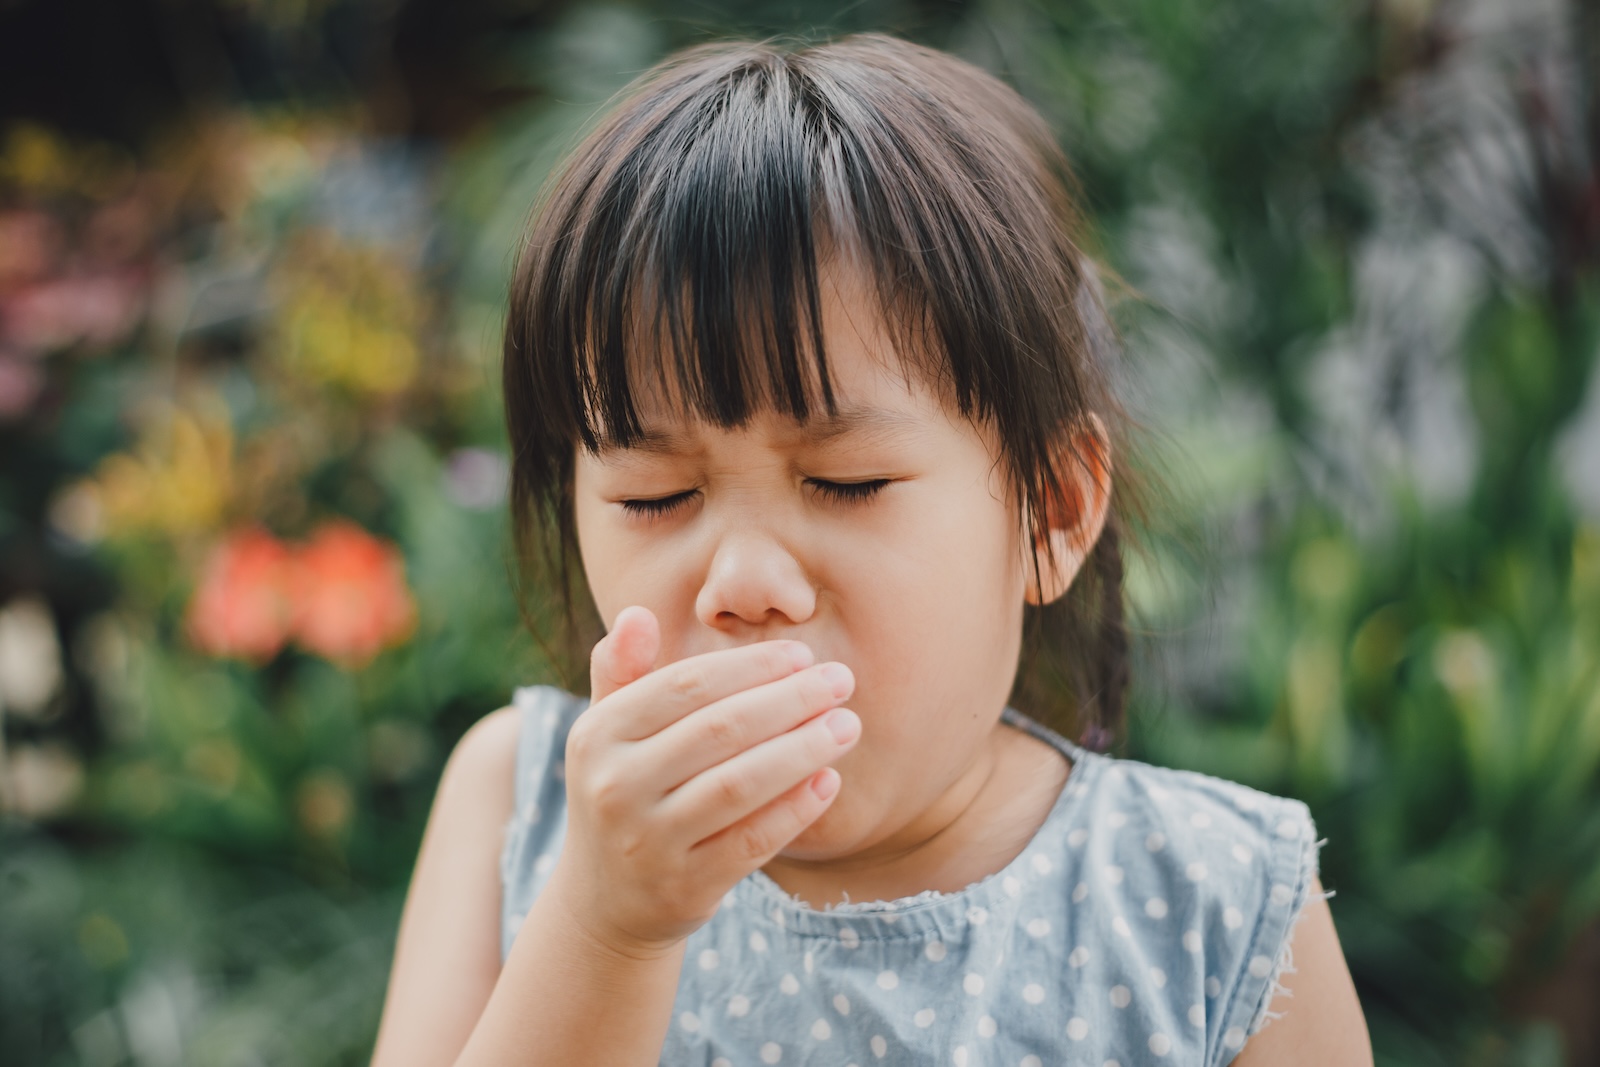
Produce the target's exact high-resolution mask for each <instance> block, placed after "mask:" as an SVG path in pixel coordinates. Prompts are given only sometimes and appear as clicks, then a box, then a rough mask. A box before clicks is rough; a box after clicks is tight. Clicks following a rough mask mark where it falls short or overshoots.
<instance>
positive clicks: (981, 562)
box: [838, 500, 1023, 714]
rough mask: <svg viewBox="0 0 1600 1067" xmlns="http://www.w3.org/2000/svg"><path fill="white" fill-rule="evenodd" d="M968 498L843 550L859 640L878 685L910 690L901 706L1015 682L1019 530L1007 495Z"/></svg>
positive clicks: (978, 693)
mask: <svg viewBox="0 0 1600 1067" xmlns="http://www.w3.org/2000/svg"><path fill="white" fill-rule="evenodd" d="M971 505H972V506H969V507H965V508H962V509H956V510H954V511H946V512H944V513H943V514H940V515H936V516H935V515H927V516H924V518H923V519H922V521H921V522H919V523H918V525H917V527H916V528H915V529H908V530H903V531H901V532H900V536H898V537H895V538H893V539H890V540H888V541H885V542H877V543H874V544H872V545H863V546H859V549H860V550H859V551H856V552H852V553H849V554H847V555H845V556H841V561H843V560H844V559H848V560H849V561H850V565H851V568H852V572H851V573H850V574H848V575H845V574H841V575H839V576H838V577H839V581H840V585H841V587H842V588H843V589H845V590H848V592H847V593H846V598H847V599H846V600H845V602H844V603H843V604H842V605H841V606H842V607H843V608H844V610H845V611H846V614H847V615H851V616H854V617H855V619H856V620H857V622H858V623H859V625H857V626H854V627H852V628H853V629H854V630H855V631H856V634H855V637H854V640H855V641H856V642H857V643H858V651H860V652H862V653H864V654H865V658H866V660H867V661H868V663H869V664H870V667H871V669H872V671H873V673H874V677H873V678H872V681H873V682H874V683H875V688H878V689H879V692H880V693H895V694H901V695H903V697H904V699H901V698H898V697H897V698H896V699H894V700H893V702H892V703H893V705H894V707H896V708H900V709H902V710H904V709H906V708H910V707H915V706H917V705H922V706H926V705H927V703H928V702H929V701H934V702H941V703H942V702H944V701H946V700H949V701H957V702H968V701H972V700H976V699H982V698H984V697H986V696H987V695H988V693H989V692H991V691H992V690H993V689H994V688H995V686H996V685H1001V686H1002V687H1005V688H1009V684H1010V676H1011V674H1012V673H1014V671H1015V666H1016V665H1015V655H1014V649H1015V645H1016V641H1017V635H1018V634H1019V633H1020V627H1021V619H1022V602H1023V584H1022V569H1021V562H1020V561H1021V548H1020V537H1019V536H1018V535H1017V533H1016V529H1017V528H1016V525H1015V523H1014V521H1013V520H1012V518H1011V517H1010V516H1009V514H1008V513H1007V511H1006V509H1005V508H1004V507H1003V506H1002V505H1000V504H998V503H996V502H993V501H990V502H989V506H985V505H984V503H983V501H981V500H978V501H972V502H971ZM866 665H867V664H864V666H866ZM997 679H1000V681H997ZM863 681H864V682H865V681H866V679H863ZM906 713H907V714H909V712H906Z"/></svg>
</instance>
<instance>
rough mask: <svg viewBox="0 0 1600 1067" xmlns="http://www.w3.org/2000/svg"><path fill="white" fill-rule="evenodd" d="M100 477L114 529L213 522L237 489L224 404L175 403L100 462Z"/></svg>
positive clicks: (170, 529)
mask: <svg viewBox="0 0 1600 1067" xmlns="http://www.w3.org/2000/svg"><path fill="white" fill-rule="evenodd" d="M94 484H95V485H96V487H97V489H98V491H99V495H100V504H101V509H102V513H103V515H104V521H105V529H106V532H107V533H108V534H111V535H112V536H115V535H117V534H128V533H141V532H155V533H162V534H167V535H171V536H179V535H183V534H190V533H199V532H204V531H206V530H210V529H214V528H215V527H216V526H217V524H218V523H219V522H220V521H221V519H222V515H223V510H224V508H225V507H226V505H227V502H228V499H229V496H230V493H231V492H232V489H233V428H232V426H231V425H230V423H229V421H228V417H227V413H226V410H225V409H224V408H223V407H222V405H221V404H220V403H218V404H206V405H204V406H203V407H200V408H197V409H194V410H183V409H181V408H171V409H168V410H166V411H164V412H162V413H161V414H160V415H158V416H157V417H155V418H154V419H153V420H152V421H151V423H150V424H149V425H148V426H147V427H146V428H145V431H144V433H142V434H141V435H140V437H139V440H138V441H137V443H136V444H135V445H134V447H133V450H132V451H131V452H119V453H115V454H113V455H111V456H107V457H106V458H105V459H104V460H103V461H101V464H100V469H99V471H98V472H97V474H96V477H95V480H94Z"/></svg>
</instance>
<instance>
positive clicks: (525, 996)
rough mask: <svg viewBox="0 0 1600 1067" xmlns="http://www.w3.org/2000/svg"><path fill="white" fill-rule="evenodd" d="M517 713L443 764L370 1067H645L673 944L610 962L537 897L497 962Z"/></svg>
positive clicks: (555, 905) (498, 719) (674, 965)
mask: <svg viewBox="0 0 1600 1067" xmlns="http://www.w3.org/2000/svg"><path fill="white" fill-rule="evenodd" d="M516 750H517V712H516V709H515V708H502V709H501V710H499V711H497V712H494V713H493V714H491V715H488V716H486V717H484V719H483V720H482V721H480V722H479V723H477V724H476V725H475V726H473V727H472V729H470V730H468V731H467V733H466V735H465V736H464V737H463V738H462V739H461V742H460V744H459V745H457V746H456V749H455V751H454V752H453V753H452V754H451V756H450V759H449V761H448V763H447V764H446V766H445V770H444V775H443V777H442V779H441V781H440V785H439V791H438V794H437V795H436V796H435V798H434V804H433V811H432V813H431V814H430V816H429V818H428V828H427V831H426V832H425V833H424V835H423V839H422V848H421V851H420V853H419V856H418V859H417V868H416V872H415V873H414V875H413V877H412V882H411V890H410V892H409V894H408V895H407V897H406V905H405V911H404V913H403V915H402V916H401V920H400V933H399V938H398V941H397V944H396V946H395V959H394V966H393V969H392V970H391V971H390V975H389V989H388V994H387V997H386V999H385V1001H384V1008H383V1020H382V1023H381V1024H380V1026H379V1029H378V1039H377V1046H376V1048H375V1050H374V1052H373V1058H372V1067H443V1065H446V1064H454V1065H457V1067H471V1065H477V1064H494V1065H496V1067H500V1065H506V1064H529V1065H532V1064H543V1063H550V1064H583V1063H605V1064H619V1065H624V1064H640V1065H654V1064H655V1063H656V1062H657V1060H658V1058H659V1056H660V1053H661V1043H662V1040H663V1039H664V1037H665V1035H666V1031H667V1026H668V1023H669V1016H670V1014H671V1011H672V1001H673V996H674V994H675V992H676V990H677V983H678V971H679V968H680V966H681V964H682V958H683V947H682V944H681V943H679V945H678V946H677V947H676V951H669V952H665V953H662V954H659V955H654V956H651V955H648V954H642V955H641V956H640V958H632V957H627V956H622V955H619V954H618V953H616V952H614V951H612V950H609V949H608V948H606V946H604V945H602V944H599V943H597V942H596V941H594V940H593V939H591V938H589V937H588V936H587V935H586V934H585V933H584V931H583V929H582V927H581V926H580V925H578V924H577V923H576V922H574V921H573V920H572V918H571V917H569V916H567V915H565V914H562V910H561V908H560V903H559V901H560V898H559V895H558V894H555V893H541V894H540V896H539V898H538V899H537V900H536V901H535V902H534V907H533V908H532V910H530V911H529V913H528V916H527V918H526V919H525V920H524V922H523V926H522V929H521V931H520V932H519V933H518V935H517V939H516V942H515V944H514V946H513V948H512V951H511V954H510V956H509V957H508V958H507V959H506V963H505V968H504V970H502V969H501V966H500V881H499V855H500V847H501V844H502V840H501V830H502V827H503V826H504V825H505V823H506V821H507V820H508V819H509V818H510V817H511V809H512V803H513V800H512V797H513V792H514V790H513V784H512V775H513V773H514V770H515V760H516Z"/></svg>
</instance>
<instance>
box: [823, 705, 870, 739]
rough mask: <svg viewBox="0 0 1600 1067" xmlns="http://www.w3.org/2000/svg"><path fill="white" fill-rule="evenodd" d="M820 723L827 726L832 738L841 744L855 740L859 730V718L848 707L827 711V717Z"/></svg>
mask: <svg viewBox="0 0 1600 1067" xmlns="http://www.w3.org/2000/svg"><path fill="white" fill-rule="evenodd" d="M822 725H824V726H826V727H827V728H828V732H829V733H830V734H832V735H833V739H834V740H835V741H837V742H839V743H840V744H841V745H842V744H844V743H845V742H846V741H853V740H855V737H856V735H857V734H859V733H860V732H861V720H860V719H858V718H856V713H855V712H853V711H851V710H850V709H848V708H834V709H833V710H832V711H830V712H828V717H827V718H826V719H823V720H822Z"/></svg>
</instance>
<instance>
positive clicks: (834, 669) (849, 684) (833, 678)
mask: <svg viewBox="0 0 1600 1067" xmlns="http://www.w3.org/2000/svg"><path fill="white" fill-rule="evenodd" d="M820 670H821V671H822V680H823V681H825V682H827V683H828V688H830V689H832V690H833V695H834V696H836V697H847V696H849V695H850V690H852V689H854V688H855V686H856V679H855V675H853V674H851V673H850V668H849V667H846V666H845V665H844V664H843V663H824V664H823V665H822V667H821V668H820Z"/></svg>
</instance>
